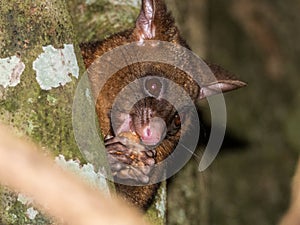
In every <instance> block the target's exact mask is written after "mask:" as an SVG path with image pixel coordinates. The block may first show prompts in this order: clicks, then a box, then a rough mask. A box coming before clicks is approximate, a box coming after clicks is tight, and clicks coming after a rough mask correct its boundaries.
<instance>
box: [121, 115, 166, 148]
mask: <svg viewBox="0 0 300 225" xmlns="http://www.w3.org/2000/svg"><path fill="white" fill-rule="evenodd" d="M123 132H133V133H135V134H136V135H137V136H138V137H139V138H140V141H141V144H143V145H145V146H147V147H156V146H158V145H160V143H161V142H162V141H163V140H164V138H165V137H166V133H167V126H166V123H165V121H164V120H163V119H162V118H160V117H154V118H151V119H149V121H148V122H147V123H141V122H135V120H133V119H132V118H131V116H130V115H128V116H126V117H125V118H124V120H123V123H122V124H121V126H120V127H119V128H118V132H117V135H119V134H121V133H123Z"/></svg>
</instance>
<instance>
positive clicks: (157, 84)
mask: <svg viewBox="0 0 300 225" xmlns="http://www.w3.org/2000/svg"><path fill="white" fill-rule="evenodd" d="M144 87H145V90H146V92H147V93H148V94H149V95H151V96H152V97H155V98H158V97H160V95H161V92H162V89H163V84H162V82H161V81H160V80H159V79H158V78H156V77H151V78H149V79H146V81H145V84H144Z"/></svg>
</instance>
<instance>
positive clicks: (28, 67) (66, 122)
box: [0, 0, 84, 225]
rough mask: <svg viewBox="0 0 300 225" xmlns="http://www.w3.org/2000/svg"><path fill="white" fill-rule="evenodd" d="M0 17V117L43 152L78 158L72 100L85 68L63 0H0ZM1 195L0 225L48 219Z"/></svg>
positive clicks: (14, 198)
mask: <svg viewBox="0 0 300 225" xmlns="http://www.w3.org/2000/svg"><path fill="white" fill-rule="evenodd" d="M0 15H1V17H0V121H1V122H2V123H5V124H7V125H9V126H11V127H13V128H14V130H15V132H16V133H17V134H18V135H19V136H23V137H26V138H27V139H30V140H32V141H34V142H35V143H38V144H39V145H40V146H41V147H42V148H43V149H45V154H50V155H53V156H57V155H58V154H62V155H64V156H65V157H66V158H67V159H70V158H72V159H79V160H80V161H82V162H83V161H84V160H83V157H82V155H81V153H80V151H79V149H78V147H77V144H76V141H75V138H74V135H73V129H72V101H73V96H74V92H75V88H76V83H77V80H78V78H79V72H82V71H84V67H83V66H82V65H83V63H82V62H81V57H80V51H79V48H78V45H77V43H76V39H75V36H74V33H73V27H72V23H71V19H70V16H69V13H68V11H67V7H66V5H65V3H64V1H42V0H40V1H39V0H38V1H18V0H14V1H8V0H2V1H1V2H0ZM76 55H77V57H76ZM76 58H77V59H76ZM50 78H51V79H50ZM11 163H14V161H12V162H11ZM36 163H38V162H36ZM0 199H1V205H0V212H1V214H0V216H1V221H2V223H3V224H28V223H30V224H41V225H42V224H49V223H50V220H49V219H48V218H46V217H44V216H43V215H42V214H38V215H37V216H36V217H35V218H34V219H31V218H30V217H29V216H28V208H29V207H28V206H26V205H25V204H22V203H21V201H20V199H19V200H18V197H17V194H15V193H12V192H11V191H9V190H7V189H6V188H1V198H0Z"/></svg>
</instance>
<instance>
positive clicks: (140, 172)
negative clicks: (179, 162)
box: [105, 132, 156, 184]
mask: <svg viewBox="0 0 300 225" xmlns="http://www.w3.org/2000/svg"><path fill="white" fill-rule="evenodd" d="M105 147H106V150H107V152H108V161H109V164H110V167H111V170H112V174H113V176H114V177H115V178H117V179H121V180H128V179H129V180H132V181H135V182H141V183H143V184H147V183H148V182H149V179H150V175H151V172H152V169H153V166H154V164H155V159H154V157H155V155H156V152H155V150H149V149H146V148H145V147H144V146H143V145H141V144H140V140H139V138H138V137H137V136H136V135H135V134H134V133H130V132H126V133H121V134H120V135H119V136H117V137H112V138H108V139H106V140H105Z"/></svg>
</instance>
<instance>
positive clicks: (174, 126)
mask: <svg viewBox="0 0 300 225" xmlns="http://www.w3.org/2000/svg"><path fill="white" fill-rule="evenodd" d="M180 128H181V119H180V116H179V114H176V115H175V116H174V118H173V120H172V123H171V125H170V126H169V127H168V134H169V135H174V134H176V133H177V132H178V130H179V129H180Z"/></svg>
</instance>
